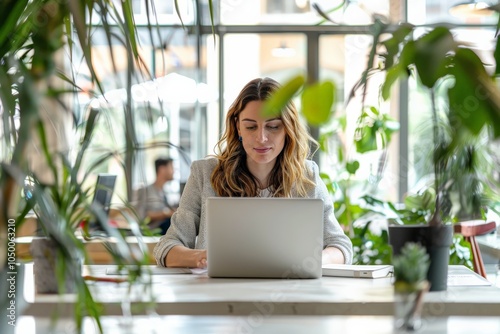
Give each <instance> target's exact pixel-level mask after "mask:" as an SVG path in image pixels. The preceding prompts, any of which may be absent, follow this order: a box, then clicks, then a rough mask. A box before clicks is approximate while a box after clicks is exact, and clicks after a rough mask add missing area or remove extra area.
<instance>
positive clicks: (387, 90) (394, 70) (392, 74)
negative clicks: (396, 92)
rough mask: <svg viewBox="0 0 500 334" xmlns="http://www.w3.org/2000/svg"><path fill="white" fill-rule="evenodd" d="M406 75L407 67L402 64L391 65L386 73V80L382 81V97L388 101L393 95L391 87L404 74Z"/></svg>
mask: <svg viewBox="0 0 500 334" xmlns="http://www.w3.org/2000/svg"><path fill="white" fill-rule="evenodd" d="M405 75H406V69H405V68H403V67H402V66H401V65H397V66H393V67H391V68H390V69H389V70H388V71H387V73H386V75H385V80H384V82H383V83H382V88H381V90H382V98H383V99H384V100H385V101H387V99H389V97H390V95H391V89H392V86H393V85H394V83H395V82H396V81H397V80H398V79H399V78H400V77H402V76H405Z"/></svg>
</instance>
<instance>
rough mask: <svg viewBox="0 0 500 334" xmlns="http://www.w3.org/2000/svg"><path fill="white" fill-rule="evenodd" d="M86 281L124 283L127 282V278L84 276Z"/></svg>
mask: <svg viewBox="0 0 500 334" xmlns="http://www.w3.org/2000/svg"><path fill="white" fill-rule="evenodd" d="M83 279H84V280H86V281H94V282H110V283H123V282H126V281H127V279H126V278H114V277H96V276H83Z"/></svg>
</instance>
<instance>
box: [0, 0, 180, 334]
mask: <svg viewBox="0 0 500 334" xmlns="http://www.w3.org/2000/svg"><path fill="white" fill-rule="evenodd" d="M132 2H133V1H132V0H124V1H122V2H121V4H120V6H115V4H114V2H110V1H104V0H97V1H95V0H68V1H58V0H48V1H47V0H21V1H18V0H7V1H3V2H2V4H1V5H0V20H1V22H2V25H1V27H0V99H1V100H0V101H1V102H0V106H1V111H2V113H1V114H2V121H3V122H2V123H3V124H2V129H3V131H2V135H3V137H2V157H1V159H2V165H1V167H2V172H1V175H0V189H1V191H0V243H1V245H2V247H0V273H1V274H2V275H0V277H2V278H3V277H4V275H7V273H8V272H12V268H11V267H10V266H11V265H15V262H16V259H15V256H11V255H12V254H11V252H10V250H9V248H8V247H4V245H6V246H8V245H9V243H12V242H14V241H12V240H15V229H16V228H18V227H19V226H20V225H21V224H22V223H23V221H24V217H25V215H26V213H27V211H28V210H30V209H33V210H34V212H35V213H36V214H37V216H38V218H39V223H40V224H41V225H42V226H43V231H44V235H45V237H47V238H48V239H49V240H50V241H51V242H52V243H53V244H54V245H55V248H54V250H55V251H54V253H55V254H56V258H57V263H58V265H57V266H56V267H57V277H58V278H60V280H59V285H58V289H57V291H58V292H67V290H66V288H69V286H66V285H65V283H62V278H63V277H64V276H70V277H71V278H72V279H74V287H75V291H76V293H77V296H78V298H77V302H76V303H75V307H76V309H75V317H76V322H77V325H78V328H79V329H81V324H82V319H83V317H84V316H86V315H88V316H91V317H94V318H96V319H97V320H98V317H99V308H98V307H97V304H96V303H95V301H94V299H93V297H92V295H91V294H90V292H89V289H88V286H87V284H86V282H85V281H84V279H83V278H82V277H81V275H80V274H79V273H78V272H75V270H76V271H77V270H78V268H79V265H80V263H81V261H82V260H83V258H84V256H85V252H84V250H83V243H82V239H81V238H78V237H77V236H76V235H75V231H76V230H77V229H78V228H79V222H80V220H81V218H83V217H84V216H85V214H86V213H88V212H90V213H91V214H92V215H93V216H95V217H96V218H97V219H100V220H101V221H104V218H103V214H102V211H100V210H99V209H98V208H94V207H91V206H90V204H89V201H88V195H89V189H88V188H87V187H86V186H85V180H86V178H87V176H88V172H89V171H90V170H91V169H89V171H86V173H85V172H84V174H83V175H82V170H81V163H82V159H83V156H84V153H85V151H86V150H87V147H88V145H89V142H90V141H91V138H92V133H93V129H94V126H95V122H96V120H97V114H98V111H96V110H90V112H89V113H88V114H87V115H86V121H85V122H84V126H85V131H84V135H83V136H82V138H81V139H82V140H81V141H80V142H79V143H77V145H76V146H75V147H73V148H72V149H73V151H71V150H70V147H69V145H68V146H66V145H65V144H67V143H68V141H69V139H68V137H66V136H62V137H58V136H57V135H58V134H64V133H68V132H71V131H72V129H74V128H72V126H73V125H75V124H76V123H77V122H76V123H75V122H74V121H77V119H78V117H76V115H73V110H75V109H76V108H75V107H74V105H73V104H72V103H73V101H74V100H75V97H76V96H77V95H78V94H79V93H82V92H84V91H86V90H84V89H83V88H82V87H80V86H79V85H78V83H77V81H76V79H75V76H74V74H75V73H74V72H73V69H74V67H72V65H74V62H75V63H76V62H78V63H79V62H80V58H79V57H81V59H83V62H84V63H85V64H86V65H87V67H88V70H89V81H90V82H91V83H92V85H93V87H96V89H95V90H93V89H91V90H90V91H86V92H87V93H89V94H91V96H95V95H102V94H104V90H103V86H102V82H101V81H100V80H99V78H98V76H97V74H96V72H95V68H94V65H93V64H94V63H93V59H92V43H93V37H94V36H93V30H94V29H95V27H94V26H93V25H92V22H93V19H95V18H96V17H99V18H101V20H100V23H99V28H100V29H101V31H103V32H104V38H105V40H106V42H107V43H108V46H109V48H110V49H111V48H112V45H113V44H114V43H116V42H117V41H121V42H122V43H123V46H124V47H125V48H126V50H127V54H128V55H129V57H128V59H127V62H126V63H127V69H126V78H127V79H126V81H125V83H124V84H123V86H124V87H125V90H126V92H127V95H128V97H129V98H127V101H125V105H124V108H123V110H124V123H125V124H124V125H123V128H124V129H126V131H125V137H126V145H125V146H126V147H125V148H124V150H123V152H120V153H121V154H122V155H123V156H124V158H123V161H124V163H123V165H124V168H125V170H126V171H128V173H125V174H126V175H128V176H130V174H129V172H130V171H131V170H132V162H133V160H134V159H133V154H134V145H136V143H135V142H134V141H133V138H135V137H134V136H135V133H134V131H135V130H134V126H133V125H134V119H133V117H132V115H133V113H132V112H131V111H132V109H133V106H132V100H131V95H132V94H131V87H132V83H133V78H134V75H136V74H137V73H138V72H139V71H138V69H137V66H138V65H137V64H141V63H142V61H141V59H140V55H139V52H138V41H137V31H136V26H135V22H134V16H133V12H132ZM176 7H177V6H176ZM148 19H151V18H150V17H149V16H148ZM153 21H154V20H153ZM149 29H150V30H152V29H154V26H153V25H150V26H149ZM151 38H152V34H151ZM65 52H67V54H69V55H70V57H69V59H68V58H64V55H65ZM68 64H69V66H68ZM113 67H114V68H115V69H116V64H113ZM101 112H103V111H102V110H101ZM71 135H73V136H74V133H71ZM33 144H35V146H36V147H37V150H32V147H33V146H34V145H33ZM58 144H61V145H58ZM35 153H38V154H35ZM71 153H74V155H72V154H71ZM113 154H116V152H111V153H110V154H109V155H113ZM109 155H108V156H109ZM127 180H128V181H129V183H128V190H129V193H130V195H131V183H130V181H131V179H130V178H127ZM26 183H28V186H26ZM23 190H25V193H24V196H23V195H22V192H23ZM26 195H28V196H26ZM103 226H107V225H106V224H103ZM11 230H12V231H13V232H10V231H11ZM107 232H108V234H109V235H112V236H114V237H115V238H116V240H118V242H117V248H116V251H114V250H112V249H111V251H112V252H113V255H114V256H115V257H114V258H115V260H116V261H117V263H129V264H130V263H134V264H137V265H139V264H141V263H143V260H144V259H145V258H147V257H146V256H144V258H140V257H139V258H138V257H136V256H135V254H134V253H132V251H131V250H130V249H129V248H128V247H127V244H126V243H125V241H124V238H123V237H122V236H121V234H119V233H117V232H116V231H115V230H113V229H110V230H108V231H107ZM11 260H12V261H11ZM75 264H76V265H75ZM133 276H134V275H132V276H131V277H133ZM20 283H21V282H20V281H19V280H17V281H16V286H17V287H16V288H15V289H14V290H15V291H16V294H15V295H16V296H19V295H22V292H21V288H22V284H20ZM3 292H4V291H3V290H2V295H7V293H6V294H3ZM4 301H5V302H6V303H8V304H5V305H4V304H3V303H4ZM15 302H16V299H7V300H5V299H4V298H2V305H1V307H2V309H3V310H5V309H7V306H10V305H12V304H15ZM4 306H5V307H4ZM16 314H17V316H20V315H21V314H22V309H17V313H16ZM2 315H3V313H2ZM12 321H14V323H13V325H15V319H13V320H12ZM4 323H5V322H4V321H2V326H3V325H4ZM13 325H11V324H6V327H5V328H4V327H2V328H1V329H0V331H1V332H2V333H10V332H13V330H14V328H15V327H14V326H13Z"/></svg>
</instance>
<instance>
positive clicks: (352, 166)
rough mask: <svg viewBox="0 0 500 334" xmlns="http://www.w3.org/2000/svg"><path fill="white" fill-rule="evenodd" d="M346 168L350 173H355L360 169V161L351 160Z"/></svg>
mask: <svg viewBox="0 0 500 334" xmlns="http://www.w3.org/2000/svg"><path fill="white" fill-rule="evenodd" d="M345 169H346V170H347V171H348V172H349V174H351V175H354V174H356V171H357V170H358V169H359V161H357V160H354V161H349V162H347V163H346V165H345Z"/></svg>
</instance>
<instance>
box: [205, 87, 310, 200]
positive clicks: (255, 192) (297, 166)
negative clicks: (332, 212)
mask: <svg viewBox="0 0 500 334" xmlns="http://www.w3.org/2000/svg"><path fill="white" fill-rule="evenodd" d="M279 87H280V84H279V83H278V82H276V81H275V80H273V79H271V78H258V79H254V80H252V81H250V82H249V83H247V84H246V86H245V87H244V88H243V89H242V90H241V92H240V93H239V95H238V97H237V98H236V100H235V101H234V102H233V104H232V105H231V107H230V108H229V111H228V113H227V116H226V126H225V130H224V133H223V135H222V137H221V139H220V140H219V142H218V143H217V145H216V149H217V151H218V153H217V155H216V157H217V159H218V163H217V166H216V168H215V169H214V171H213V172H212V176H211V183H212V187H213V188H214V190H215V192H216V194H217V195H219V196H224V197H256V196H259V195H260V189H259V183H258V181H257V180H256V179H255V178H254V176H253V175H252V174H251V173H250V171H249V170H248V167H247V163H246V152H245V150H244V148H243V145H242V144H241V142H240V140H239V136H238V130H237V127H236V124H237V122H238V117H239V115H240V113H241V112H242V111H243V109H245V107H246V105H247V104H248V103H249V102H251V101H265V100H267V99H269V97H270V96H271V94H272V93H274V92H275V91H276V90H277V89H278V88H279ZM280 119H281V120H282V122H283V125H284V128H285V146H284V147H283V150H282V151H281V153H280V154H279V155H278V157H277V160H276V164H275V165H274V168H273V170H272V171H271V175H270V178H269V188H268V189H269V191H270V193H271V196H273V197H292V190H294V192H295V195H297V196H301V197H305V196H306V195H307V190H308V189H309V188H310V187H313V186H314V185H315V184H314V182H313V181H312V180H311V179H310V178H309V177H308V175H307V174H308V172H310V171H307V169H306V164H305V161H306V159H308V158H309V157H310V155H311V154H312V153H313V151H312V150H311V145H314V146H315V148H317V142H316V141H315V140H314V139H313V138H312V137H311V136H310V134H309V132H308V130H307V128H306V126H305V125H304V124H303V122H302V121H301V119H300V117H299V113H298V111H297V108H296V107H295V105H294V104H293V102H292V101H290V102H289V103H288V104H287V105H286V106H285V108H283V110H282V111H281V116H280Z"/></svg>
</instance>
